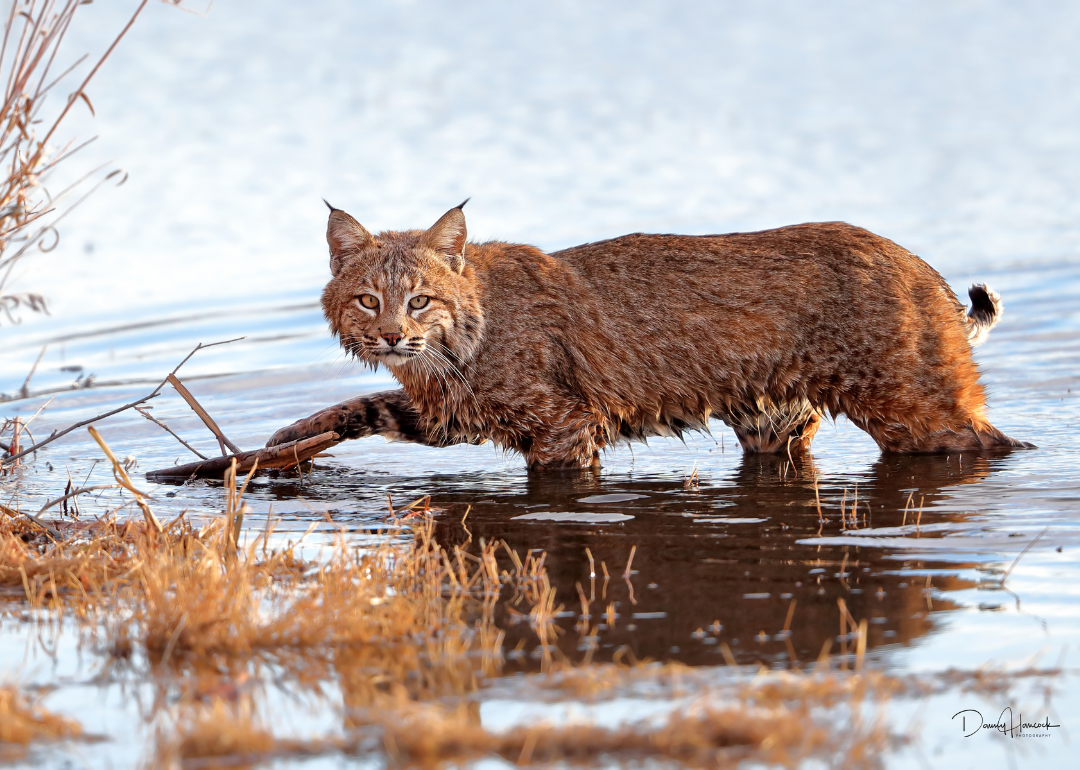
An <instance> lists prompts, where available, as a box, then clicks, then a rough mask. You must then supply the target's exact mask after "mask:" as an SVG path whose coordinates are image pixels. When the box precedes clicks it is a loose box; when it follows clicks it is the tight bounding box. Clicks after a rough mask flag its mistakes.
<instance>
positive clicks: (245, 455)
mask: <svg viewBox="0 0 1080 770" xmlns="http://www.w3.org/2000/svg"><path fill="white" fill-rule="evenodd" d="M340 438H341V437H340V436H338V434H336V433H334V432H332V431H331V432H328V433H321V434H319V435H318V436H312V437H311V438H305V439H300V440H299V441H290V442H289V443H288V444H279V445H278V446H272V447H263V448H262V449H253V450H251V451H250V452H238V453H236V454H233V455H229V456H228V457H215V458H213V459H212V460H205V461H200V462H193V463H185V464H184V465H174V466H173V467H171V468H159V469H158V470H153V471H147V473H146V478H147V480H148V481H170V480H172V481H183V480H184V479H189V478H192V477H197V478H207V477H215V478H222V477H223V476H224V475H225V472H226V471H227V470H229V468H230V467H231V466H232V463H233V461H234V460H235V461H236V471H237V472H238V473H240V472H247V471H250V470H251V469H252V468H254V467H255V464H256V463H258V466H259V470H267V469H269V468H277V469H279V470H288V469H289V468H292V467H294V466H296V465H298V464H300V463H303V462H306V461H308V460H310V459H311V458H312V457H314V456H315V455H317V454H318V453H319V452H322V451H323V450H324V449H328V448H329V447H331V446H333V445H334V444H336V443H337V442H338V440H339V439H340Z"/></svg>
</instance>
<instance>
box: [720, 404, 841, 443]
mask: <svg viewBox="0 0 1080 770" xmlns="http://www.w3.org/2000/svg"><path fill="white" fill-rule="evenodd" d="M721 419H723V420H724V422H726V423H727V424H728V425H730V426H731V428H732V429H733V430H734V431H735V435H736V437H738V439H739V444H740V445H742V448H743V451H744V452H747V453H758V454H778V453H780V454H783V453H788V454H791V455H792V456H795V455H802V454H806V453H808V452H809V451H810V445H811V443H812V442H813V440H814V434H815V433H817V431H818V428H819V427H821V413H820V412H819V411H818V410H817V409H815V408H814V407H813V406H812V405H811V404H810V402H809V401H807V400H805V399H799V400H795V401H785V402H783V403H780V404H774V403H772V402H771V401H769V400H768V399H764V398H759V399H757V401H756V403H754V404H752V405H751V404H741V405H738V406H736V407H734V408H732V409H730V410H729V411H728V412H727V413H726V414H723V415H721Z"/></svg>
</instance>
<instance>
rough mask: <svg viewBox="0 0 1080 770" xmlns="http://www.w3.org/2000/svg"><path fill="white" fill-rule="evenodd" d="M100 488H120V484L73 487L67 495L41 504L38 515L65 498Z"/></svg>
mask: <svg viewBox="0 0 1080 770" xmlns="http://www.w3.org/2000/svg"><path fill="white" fill-rule="evenodd" d="M99 489H120V485H119V484H98V485H97V486H93V487H79V488H78V489H73V490H71V491H70V492H68V493H67V494H66V495H62V496H60V497H58V498H56V499H55V500H50V501H49V502H47V503H45V505H43V506H41V510H40V511H38V512H37V515H38V516H40V515H41V514H43V513H45V511H47V510H49V509H50V508H52V507H53V506H54V505H59V504H60V503H62V502H64V501H65V500H70V499H71V498H73V497H77V496H78V495H85V494H86V493H87V492H96V491H98V490H99Z"/></svg>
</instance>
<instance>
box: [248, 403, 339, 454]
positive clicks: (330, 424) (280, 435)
mask: <svg viewBox="0 0 1080 770" xmlns="http://www.w3.org/2000/svg"><path fill="white" fill-rule="evenodd" d="M340 423H341V409H340V408H338V407H331V408H330V409H324V410H323V411H321V412H316V413H315V414H313V415H311V417H305V418H304V419H303V420H297V421H296V422H294V423H293V424H292V425H286V426H285V427H284V428H281V429H280V430H278V431H277V432H276V433H274V435H273V436H271V437H270V440H269V441H267V442H266V445H267V446H268V447H270V446H278V445H279V444H288V443H289V442H290V441H299V440H300V439H305V438H311V437H312V436H318V435H319V434H322V433H327V432H329V431H334V432H336V433H339V434H340V433H341V426H340Z"/></svg>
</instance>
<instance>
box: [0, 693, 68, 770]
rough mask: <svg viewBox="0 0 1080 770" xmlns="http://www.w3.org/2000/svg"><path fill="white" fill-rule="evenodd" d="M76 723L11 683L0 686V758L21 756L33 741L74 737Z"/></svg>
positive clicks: (7, 758)
mask: <svg viewBox="0 0 1080 770" xmlns="http://www.w3.org/2000/svg"><path fill="white" fill-rule="evenodd" d="M81 734H82V728H81V727H80V726H79V724H78V722H76V721H74V720H73V719H68V718H67V717H62V716H58V715H56V714H53V713H51V712H49V711H48V710H47V709H45V708H44V707H42V706H41V704H40V703H38V702H37V701H36V700H35V699H34V698H33V697H31V696H30V695H28V694H27V693H26V692H24V691H22V690H20V689H19V688H18V687H16V686H15V685H12V684H8V685H3V686H0V761H8V760H13V759H18V758H20V757H21V756H22V755H23V754H24V753H25V749H26V747H27V746H28V745H29V744H31V743H33V742H36V741H55V740H61V739H64V738H76V737H78V736H79V735H81Z"/></svg>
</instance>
